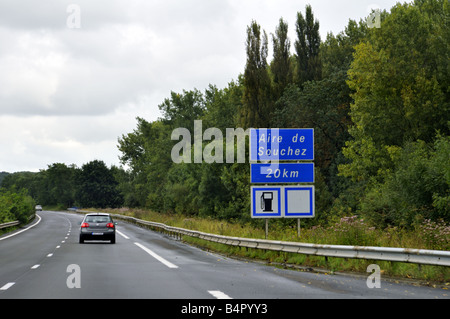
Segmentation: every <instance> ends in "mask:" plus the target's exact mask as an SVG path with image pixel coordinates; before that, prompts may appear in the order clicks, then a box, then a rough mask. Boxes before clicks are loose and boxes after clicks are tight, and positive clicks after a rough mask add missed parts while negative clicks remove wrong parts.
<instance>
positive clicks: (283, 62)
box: [270, 18, 293, 100]
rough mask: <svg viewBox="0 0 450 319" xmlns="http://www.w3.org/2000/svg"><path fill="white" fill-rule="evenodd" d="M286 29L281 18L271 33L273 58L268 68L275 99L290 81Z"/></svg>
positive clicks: (287, 28) (290, 72)
mask: <svg viewBox="0 0 450 319" xmlns="http://www.w3.org/2000/svg"><path fill="white" fill-rule="evenodd" d="M288 30H289V26H288V24H287V23H286V22H284V20H283V18H281V19H280V23H279V25H278V27H277V28H276V30H275V34H272V42H273V60H272V63H271V66H270V69H271V71H272V74H273V86H274V88H273V89H274V95H275V100H278V99H279V98H280V97H281V95H282V94H283V91H284V89H285V88H286V86H287V85H288V84H290V83H292V77H293V74H292V67H291V61H290V58H291V55H290V48H291V41H290V40H289V37H288Z"/></svg>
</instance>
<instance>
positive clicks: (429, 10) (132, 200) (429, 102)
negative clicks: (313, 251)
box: [119, 0, 450, 242]
mask: <svg viewBox="0 0 450 319" xmlns="http://www.w3.org/2000/svg"><path fill="white" fill-rule="evenodd" d="M448 13H449V6H448V4H447V3H446V1H443V0H424V1H415V2H414V3H412V4H403V5H402V4H397V5H396V6H394V7H393V8H392V10H391V12H382V13H381V20H382V24H381V28H374V29H369V28H368V27H367V24H366V23H365V22H364V21H362V20H361V21H360V22H359V23H357V22H355V21H352V20H349V22H348V25H347V27H346V28H345V30H344V31H342V32H340V33H339V34H337V35H333V34H331V33H330V34H328V35H327V38H326V40H325V41H324V42H321V40H320V36H319V33H318V27H319V22H318V20H317V19H316V18H315V17H314V14H313V11H312V7H311V6H307V7H306V10H305V13H304V14H303V13H301V12H298V13H297V23H296V35H297V39H296V40H295V42H294V49H295V54H291V52H290V45H291V40H290V39H289V37H288V25H287V23H286V22H285V21H284V20H283V19H280V20H279V24H278V26H277V27H276V29H275V32H274V33H273V34H272V44H273V59H272V61H270V62H269V61H268V52H269V48H268V40H267V34H266V32H265V31H264V30H263V29H262V27H261V26H260V25H259V24H258V23H257V22H256V21H252V22H251V24H250V25H249V26H248V28H247V41H246V54H247V63H246V66H245V70H244V72H243V74H241V75H239V76H238V79H237V80H236V81H232V82H230V83H229V84H228V86H227V87H226V88H223V89H219V88H217V87H216V86H214V85H210V86H209V87H208V88H207V89H206V90H205V92H204V93H202V92H200V91H198V90H196V89H195V90H193V91H183V92H182V93H181V94H179V93H174V92H172V93H171V95H170V98H169V99H166V100H165V101H164V102H163V103H162V104H161V105H160V109H161V111H162V114H163V117H162V118H161V119H159V120H157V121H155V122H152V123H149V122H147V121H145V120H144V119H140V118H138V124H137V128H136V130H135V131H134V132H132V133H129V134H127V135H124V136H122V138H120V139H119V150H120V151H121V153H122V156H121V160H122V162H123V164H126V165H127V166H128V167H129V170H128V171H120V174H119V175H120V189H121V191H122V194H123V196H124V198H125V205H127V206H139V207H147V208H151V209H153V210H154V211H158V212H175V213H177V214H187V215H189V216H207V217H214V218H219V219H228V220H240V221H242V222H248V221H249V215H250V214H249V209H250V203H249V188H250V183H249V165H248V163H246V164H239V163H234V164H225V163H212V164H209V163H203V164H198V163H196V164H187V163H180V164H174V163H173V162H172V160H171V158H170V154H171V149H172V147H173V145H174V144H175V143H176V141H172V140H171V139H170V136H171V132H172V131H173V130H174V129H176V128H179V127H183V128H187V129H188V131H189V132H190V133H191V138H193V134H192V133H193V125H194V120H203V130H205V129H206V128H211V127H216V128H219V129H220V130H221V131H222V132H225V130H226V128H236V127H243V128H248V127H255V128H258V127H284V128H302V127H312V128H314V130H315V164H316V210H317V214H316V215H317V217H316V218H315V219H314V220H313V221H308V222H305V225H306V226H307V227H312V226H314V227H315V225H317V224H327V223H328V222H330V221H335V220H336V218H337V219H338V220H340V218H344V217H345V216H356V215H358V216H361V217H358V220H359V218H364V219H365V220H366V221H367V223H372V226H373V225H375V226H380V227H391V225H396V226H402V227H403V226H405V227H408V228H413V227H415V226H414V225H415V223H416V222H417V220H418V218H428V219H431V220H432V221H436V220H438V219H441V218H442V219H443V220H445V221H448V216H449V208H448V207H449V188H448V185H449V183H448V179H449V172H448V167H449V165H448V158H449V154H448V132H449V127H448V126H447V121H448V119H449V102H448V101H449V92H448V90H449V88H448V83H449V78H448V70H449V68H448V61H450V59H449V57H448V55H449V52H450V50H449V47H448V46H449V43H450V42H449V41H448V40H449V34H450V32H449V30H448V28H449V25H448V17H449V14H448ZM437 132H439V134H437ZM191 142H192V143H191V147H192V149H191V154H193V153H194V146H193V140H191ZM207 144H208V141H204V142H203V145H202V147H203V148H204V147H205V146H206V145H207ZM224 150H225V143H224ZM251 222H252V223H255V224H257V223H258V222H257V221H251ZM280 224H283V225H284V224H286V225H289V224H290V223H289V222H285V223H283V222H280ZM372 226H371V227H372ZM367 227H369V226H368V225H367ZM352 236H353V237H355V236H356V235H355V234H353V235H350V237H352ZM357 237H358V238H362V237H361V236H359V235H358V236H357ZM349 240H350V239H349ZM361 240H362V239H361ZM363 241H364V240H363ZM352 242H354V241H352Z"/></svg>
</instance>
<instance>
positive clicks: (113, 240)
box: [111, 235, 116, 244]
mask: <svg viewBox="0 0 450 319" xmlns="http://www.w3.org/2000/svg"><path fill="white" fill-rule="evenodd" d="M115 243H116V235H114V236H113V237H112V238H111V244H115Z"/></svg>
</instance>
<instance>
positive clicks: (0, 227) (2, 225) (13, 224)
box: [0, 221, 20, 229]
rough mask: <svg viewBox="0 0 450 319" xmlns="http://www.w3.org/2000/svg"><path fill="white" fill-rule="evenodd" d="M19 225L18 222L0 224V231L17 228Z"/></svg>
mask: <svg viewBox="0 0 450 319" xmlns="http://www.w3.org/2000/svg"><path fill="white" fill-rule="evenodd" d="M19 224H20V222H18V221H14V222H9V223H4V224H0V229H3V228H8V227H13V226H17V225H19Z"/></svg>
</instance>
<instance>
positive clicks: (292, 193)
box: [284, 186, 314, 217]
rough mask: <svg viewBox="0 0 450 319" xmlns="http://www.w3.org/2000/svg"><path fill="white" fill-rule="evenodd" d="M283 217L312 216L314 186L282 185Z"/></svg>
mask: <svg viewBox="0 0 450 319" xmlns="http://www.w3.org/2000/svg"><path fill="white" fill-rule="evenodd" d="M284 197H285V198H284V201H285V211H284V216H285V217H314V186H307V187H284Z"/></svg>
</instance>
